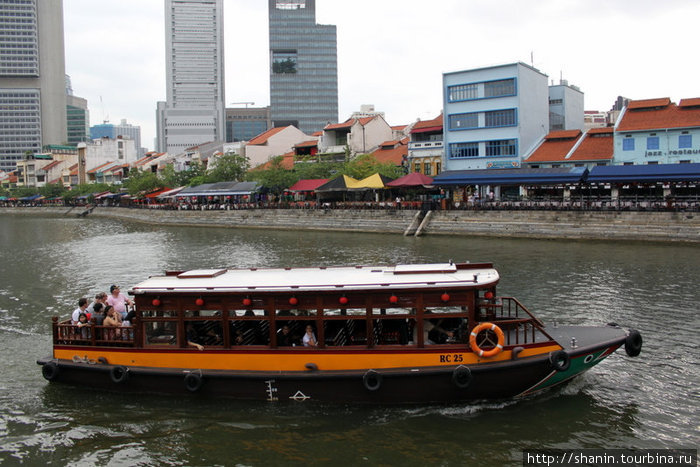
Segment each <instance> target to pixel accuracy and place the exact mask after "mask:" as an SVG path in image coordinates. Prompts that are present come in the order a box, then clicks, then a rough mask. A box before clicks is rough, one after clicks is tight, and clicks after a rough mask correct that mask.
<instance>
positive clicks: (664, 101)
mask: <svg viewBox="0 0 700 467" xmlns="http://www.w3.org/2000/svg"><path fill="white" fill-rule="evenodd" d="M669 104H671V99H670V98H668V97H661V98H658V99H642V100H638V101H630V103H629V104H627V109H629V110H633V109H651V108H655V107H666V106H667V105H669Z"/></svg>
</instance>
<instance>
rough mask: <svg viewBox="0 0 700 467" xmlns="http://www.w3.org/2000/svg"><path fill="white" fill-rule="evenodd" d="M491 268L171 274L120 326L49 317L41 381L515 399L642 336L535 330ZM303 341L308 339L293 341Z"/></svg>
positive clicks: (203, 390)
mask: <svg viewBox="0 0 700 467" xmlns="http://www.w3.org/2000/svg"><path fill="white" fill-rule="evenodd" d="M498 282H499V274H498V272H497V271H496V269H494V267H493V265H492V264H486V263H479V264H475V263H453V262H449V263H444V264H405V265H395V266H352V267H317V268H278V269H262V268H261V269H258V268H250V269H198V270H190V271H169V272H166V273H165V274H164V275H160V276H154V277H150V278H149V279H147V280H145V281H143V282H141V283H140V284H138V285H135V286H134V287H133V288H132V289H131V290H130V291H129V293H130V294H131V295H133V297H134V302H135V307H136V308H135V309H136V317H135V318H134V319H133V321H132V322H131V326H122V327H106V326H98V325H96V324H94V323H92V324H90V325H88V326H84V327H82V328H78V327H77V326H74V325H72V324H71V322H70V320H68V321H63V322H61V321H59V318H58V317H54V318H53V355H52V356H51V357H48V358H43V359H40V360H38V361H37V363H38V364H39V365H41V367H42V374H43V376H44V377H45V378H46V379H47V380H49V381H56V382H65V383H70V384H74V385H85V386H90V387H97V388H104V389H112V390H118V391H120V392H124V391H133V392H142V393H145V392H153V393H175V394H192V395H197V396H200V397H209V396H212V397H231V398H237V399H251V400H254V399H258V400H267V401H282V400H293V401H307V400H316V401H335V402H342V403H382V404H385V403H425V402H460V401H473V400H483V399H506V398H519V397H524V396H528V395H530V394H535V393H538V392H540V391H542V390H545V389H548V388H551V387H553V386H556V385H559V384H562V383H565V382H567V381H569V380H571V379H572V378H574V377H575V376H577V375H579V374H581V373H583V372H584V371H586V370H588V369H589V368H591V367H593V366H594V365H596V364H598V363H599V362H601V361H602V360H603V359H605V358H606V357H608V356H609V355H610V354H612V353H613V352H614V351H615V350H617V349H618V348H619V347H621V346H624V348H625V350H626V352H627V354H628V355H630V356H636V355H638V354H639V353H640V351H641V347H642V337H641V335H640V333H639V332H638V331H636V330H625V329H623V328H621V327H620V326H618V325H617V324H614V323H610V324H607V325H601V326H562V325H559V326H557V325H554V326H547V327H545V325H544V323H543V322H542V321H540V320H539V319H538V318H536V317H535V316H534V315H533V314H532V313H531V312H530V311H529V310H528V309H527V308H526V307H525V306H524V305H523V304H521V303H520V302H519V301H518V300H517V299H515V298H512V297H504V296H498V295H497V294H496V286H497V284H498ZM305 335H306V337H305Z"/></svg>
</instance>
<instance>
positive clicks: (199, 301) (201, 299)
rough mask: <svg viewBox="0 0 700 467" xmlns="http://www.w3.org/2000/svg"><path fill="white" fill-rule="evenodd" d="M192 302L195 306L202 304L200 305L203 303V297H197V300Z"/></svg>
mask: <svg viewBox="0 0 700 467" xmlns="http://www.w3.org/2000/svg"><path fill="white" fill-rule="evenodd" d="M194 303H195V304H196V305H197V306H202V305H204V299H203V298H198V299H197V300H195V301H194Z"/></svg>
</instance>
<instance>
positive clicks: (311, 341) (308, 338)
mask: <svg viewBox="0 0 700 467" xmlns="http://www.w3.org/2000/svg"><path fill="white" fill-rule="evenodd" d="M302 342H303V343H304V347H316V346H317V345H318V342H317V341H316V335H315V334H314V328H313V327H311V325H310V324H309V325H307V326H306V333H304V337H303V338H302Z"/></svg>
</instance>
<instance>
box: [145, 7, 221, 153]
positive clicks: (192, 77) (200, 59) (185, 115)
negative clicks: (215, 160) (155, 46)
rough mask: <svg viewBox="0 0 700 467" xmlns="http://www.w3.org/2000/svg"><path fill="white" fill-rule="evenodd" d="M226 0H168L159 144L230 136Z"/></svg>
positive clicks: (174, 147)
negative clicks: (225, 46) (227, 111)
mask: <svg viewBox="0 0 700 467" xmlns="http://www.w3.org/2000/svg"><path fill="white" fill-rule="evenodd" d="M223 22H224V16H223V0H165V62H166V86H167V90H166V91H167V92H166V102H165V104H164V105H162V104H159V105H158V112H157V115H158V116H159V118H160V119H161V121H159V123H158V128H159V131H158V134H159V139H161V140H160V141H159V142H158V145H157V146H158V149H159V150H162V151H167V152H169V153H171V154H180V153H182V152H184V151H185V149H187V148H189V147H192V146H196V145H198V144H201V143H205V142H210V141H224V140H225V138H226V119H225V104H224V102H225V99H224V24H223Z"/></svg>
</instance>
